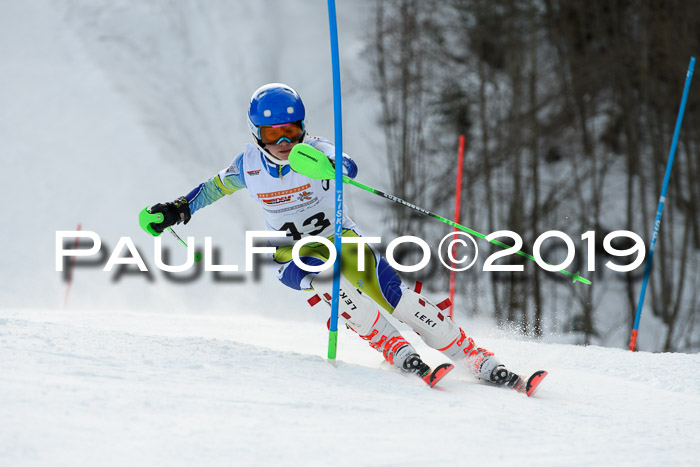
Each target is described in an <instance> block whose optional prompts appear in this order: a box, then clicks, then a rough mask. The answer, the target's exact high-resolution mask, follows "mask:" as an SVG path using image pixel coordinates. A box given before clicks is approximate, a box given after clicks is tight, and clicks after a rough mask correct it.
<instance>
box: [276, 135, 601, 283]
mask: <svg viewBox="0 0 700 467" xmlns="http://www.w3.org/2000/svg"><path fill="white" fill-rule="evenodd" d="M289 164H290V165H291V166H292V169H293V170H294V171H295V172H298V173H301V174H304V175H306V176H307V177H310V178H313V179H316V180H329V179H332V178H333V176H334V172H335V169H334V168H333V164H331V161H330V160H329V159H328V157H326V155H325V154H324V153H323V152H322V151H319V150H318V149H316V148H314V147H312V146H310V145H308V144H303V143H300V144H297V145H295V146H294V148H292V152H291V153H290V154H289ZM336 165H338V164H336ZM343 182H345V183H347V184H348V185H354V186H356V187H358V188H361V189H363V190H365V191H369V192H370V193H373V194H375V195H378V196H381V197H382V198H385V199H388V200H391V201H393V202H395V203H398V204H401V205H403V206H406V207H408V208H411V209H413V210H414V211H418V212H420V213H421V214H425V215H426V216H430V217H432V218H433V219H437V220H439V221H440V222H444V223H445V224H447V225H450V226H452V227H455V228H457V229H459V230H462V231H464V232H467V233H469V234H471V235H474V236H475V237H479V238H482V239H484V240H486V241H488V242H490V243H493V244H494V245H498V246H500V247H502V248H511V247H510V246H509V245H506V244H505V243H503V242H500V241H498V240H496V239H493V240H487V239H486V235H484V234H482V233H479V232H477V231H476V230H472V229H470V228H469V227H465V226H463V225H462V224H458V223H456V222H454V221H451V220H450V219H447V218H445V217H442V216H439V215H437V214H435V213H432V212H430V211H428V210H427V209H423V208H421V207H419V206H416V205H415V204H412V203H409V202H408V201H404V200H402V199H401V198H397V197H396V196H394V195H391V194H389V193H384V192H383V191H381V190H377V189H376V188H372V187H371V186H368V185H365V184H363V183H360V182H358V181H356V180H353V179H351V178H350V177H348V176H346V175H344V176H343ZM516 254H518V255H520V256H523V257H525V258H528V259H530V260H532V261H535V262H537V260H536V259H535V257H534V256H532V255H529V254H527V253H525V252H524V251H516ZM559 272H560V273H562V274H565V275H567V276H569V277H570V278H572V279H573V282H574V283H576V282H583V283H584V284H590V283H591V281H590V280H588V279H586V278H585V277H582V276H581V275H580V274H579V273H578V272H576V273H571V272H569V271H567V270H565V269H562V270H560V271H559Z"/></svg>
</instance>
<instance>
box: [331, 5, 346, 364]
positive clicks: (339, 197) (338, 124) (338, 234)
mask: <svg viewBox="0 0 700 467" xmlns="http://www.w3.org/2000/svg"><path fill="white" fill-rule="evenodd" d="M328 24H329V25H330V33H331V62H332V66H333V115H334V123H335V127H334V128H335V160H336V164H335V237H334V244H335V250H336V252H337V256H336V259H335V264H334V265H333V300H332V301H331V322H330V326H329V331H328V332H329V334H328V359H329V360H331V362H335V355H336V350H337V348H338V298H339V295H340V258H341V256H340V253H341V247H342V238H343V111H342V107H341V104H340V58H339V54H338V22H337V21H336V14H335V0H328Z"/></svg>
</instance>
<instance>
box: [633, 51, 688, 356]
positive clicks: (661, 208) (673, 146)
mask: <svg viewBox="0 0 700 467" xmlns="http://www.w3.org/2000/svg"><path fill="white" fill-rule="evenodd" d="M694 68H695V57H690V64H689V65H688V73H687V74H686V77H685V88H683V98H682V99H681V108H680V109H679V110H678V118H677V119H676V130H675V131H674V132H673V141H672V142H671V151H670V152H669V155H668V162H667V163H666V174H665V175H664V184H663V186H662V187H661V196H660V197H659V206H658V208H657V209H656V220H655V221H654V228H653V230H652V232H651V242H650V244H649V256H648V257H647V264H646V266H645V268H644V280H643V281H642V290H641V291H640V293H639V303H637V313H636V314H635V317H634V327H633V328H632V335H631V336H630V346H629V348H630V350H631V351H634V350H635V349H636V347H637V331H638V330H639V321H640V318H641V317H642V307H643V306H644V295H646V291H647V282H649V275H650V273H651V263H652V261H653V259H654V247H655V246H656V238H657V237H658V236H659V228H660V227H661V215H662V214H663V212H664V203H665V201H666V190H667V189H668V181H669V179H670V178H671V169H672V168H673V159H674V158H675V157H676V146H678V135H679V134H680V132H681V123H682V122H683V114H684V113H685V103H686V101H687V100H688V91H689V90H690V81H691V80H692V79H693V69H694Z"/></svg>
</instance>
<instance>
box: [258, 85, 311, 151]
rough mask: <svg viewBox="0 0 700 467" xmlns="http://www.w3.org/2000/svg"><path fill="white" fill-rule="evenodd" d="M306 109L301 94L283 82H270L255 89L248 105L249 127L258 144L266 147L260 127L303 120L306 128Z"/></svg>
mask: <svg viewBox="0 0 700 467" xmlns="http://www.w3.org/2000/svg"><path fill="white" fill-rule="evenodd" d="M304 117H306V109H304V103H303V102H302V101H301V97H299V94H297V92H296V91H295V90H294V89H292V88H291V87H289V86H287V85H286V84H281V83H270V84H266V85H264V86H261V87H259V88H258V89H256V90H255V92H254V93H253V95H252V96H251V98H250V106H248V127H249V128H250V132H251V133H252V134H253V137H254V138H255V142H256V143H257V144H258V146H260V147H261V149H262V147H264V144H263V142H262V140H261V139H260V127H261V126H272V125H280V124H284V123H292V122H301V125H302V129H303V128H304Z"/></svg>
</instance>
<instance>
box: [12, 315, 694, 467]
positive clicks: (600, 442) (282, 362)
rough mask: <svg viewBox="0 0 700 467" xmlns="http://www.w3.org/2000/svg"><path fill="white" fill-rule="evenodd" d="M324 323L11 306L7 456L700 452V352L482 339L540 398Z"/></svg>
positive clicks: (290, 459) (326, 457)
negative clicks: (386, 350) (439, 378)
mask: <svg viewBox="0 0 700 467" xmlns="http://www.w3.org/2000/svg"><path fill="white" fill-rule="evenodd" d="M324 321H325V319H322V318H321V317H319V319H318V321H313V320H308V321H303V320H302V321H296V322H292V321H284V320H271V319H266V318H261V317H260V315H257V316H256V315H253V314H250V315H236V316H233V315H230V314H206V315H201V314H195V313H165V312H163V313H145V312H136V311H112V312H105V311H101V312H94V311H58V310H21V311H20V310H3V311H0V355H2V359H0V375H2V376H1V377H0V400H1V401H2V404H0V419H1V420H2V421H3V423H2V424H0V465H7V466H10V465H12V466H18V465H71V466H75V465H242V466H247V465H275V466H278V465H295V466H299V465H347V466H356V465H372V466H383V465H387V466H389V465H392V466H393V465H396V466H399V465H400V466H406V465H415V466H427V465H520V466H522V465H538V466H542V465H697V464H696V463H695V462H697V459H698V458H699V456H700V443H699V441H698V440H700V376H699V374H698V371H697V369H698V367H699V365H700V356H699V355H687V354H651V353H645V352H638V353H632V352H627V351H623V350H618V349H609V348H601V347H581V346H571V345H562V344H542V343H535V342H528V341H523V340H518V339H513V338H506V337H504V336H501V337H497V336H496V337H494V336H485V337H480V336H476V340H477V343H478V344H479V345H481V346H485V347H487V348H489V349H491V350H493V351H495V352H496V353H497V354H498V355H499V356H500V357H501V359H502V360H503V361H504V362H506V363H507V364H508V365H509V366H510V367H511V368H512V369H514V370H518V371H521V372H523V373H524V372H531V371H534V370H538V369H546V370H549V372H550V374H549V376H548V377H547V379H545V381H544V382H543V383H542V385H541V386H540V389H539V391H538V392H537V394H536V395H535V396H534V397H531V398H527V397H525V396H523V395H522V394H518V393H516V392H515V391H512V390H508V389H502V388H496V387H491V386H489V385H486V384H483V383H479V382H477V381H475V380H474V379H472V378H471V377H469V375H467V374H466V373H461V374H460V373H458V372H457V371H456V370H455V371H453V372H452V373H451V374H450V375H448V376H447V377H446V378H445V379H444V380H443V382H442V383H441V387H442V388H443V389H444V390H435V389H430V388H428V387H427V386H426V385H425V384H424V383H423V382H421V381H420V380H419V379H418V378H416V377H414V376H410V375H404V374H400V373H398V372H395V371H393V370H391V369H389V368H388V367H387V366H386V365H385V364H383V363H382V359H381V357H380V355H379V354H378V353H377V352H375V351H374V350H372V349H370V348H368V347H367V345H366V343H365V342H363V341H362V340H361V339H359V338H357V336H355V335H354V334H353V333H352V332H351V331H349V330H342V331H341V333H340V345H339V353H338V356H339V360H338V362H337V366H336V367H334V366H333V365H331V364H329V363H328V362H327V360H326V359H325V358H324V356H325V351H326V343H327V332H326V329H325V326H324ZM406 335H407V336H409V338H410V339H411V340H412V341H413V342H414V343H416V344H419V343H420V339H418V337H417V336H416V335H415V334H412V333H410V332H406ZM417 348H418V349H419V351H421V353H422V354H423V355H424V357H425V359H426V360H427V361H429V362H430V363H431V364H436V363H439V362H440V361H442V358H441V356H440V355H439V354H438V353H437V352H436V351H433V350H430V349H427V348H425V347H423V346H421V345H417Z"/></svg>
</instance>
